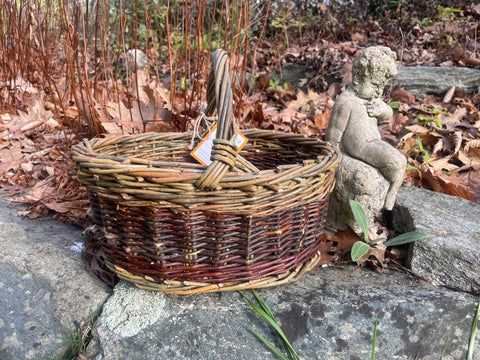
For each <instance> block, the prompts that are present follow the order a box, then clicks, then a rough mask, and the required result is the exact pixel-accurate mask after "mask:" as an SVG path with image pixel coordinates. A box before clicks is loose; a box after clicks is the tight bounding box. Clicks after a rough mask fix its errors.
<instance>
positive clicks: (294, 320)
mask: <svg viewBox="0 0 480 360" xmlns="http://www.w3.org/2000/svg"><path fill="white" fill-rule="evenodd" d="M256 293H257V294H258V295H259V296H260V297H261V298H263V300H264V301H265V302H266V303H267V305H268V306H269V307H270V308H271V310H272V312H273V313H274V315H275V316H276V317H277V319H278V321H279V322H280V325H281V327H282V328H283V330H284V332H285V334H286V336H287V337H288V338H289V339H290V341H291V343H292V345H293V347H294V348H295V349H296V351H297V352H298V354H299V355H300V357H301V358H302V359H325V360H343V359H345V360H346V359H348V360H352V359H353V360H360V359H366V358H370V353H371V347H372V342H373V332H374V324H375V319H376V318H378V333H377V347H376V358H378V359H391V360H395V359H402V360H403V359H414V358H417V359H419V360H427V359H439V358H440V356H441V354H442V351H443V349H444V347H445V344H446V343H447V338H448V334H449V331H450V330H451V339H450V342H449V344H448V348H447V352H446V355H445V356H444V357H443V359H444V360H453V359H463V358H465V357H466V349H467V346H468V338H469V335H470V330H471V326H472V321H473V317H474V315H475V309H476V304H477V300H478V299H477V298H476V297H475V296H473V295H470V294H466V293H456V292H452V291H449V290H447V289H444V288H441V287H435V286H432V285H430V284H428V283H426V282H423V281H420V280H418V279H416V278H413V277H410V276H408V275H406V274H404V273H400V272H393V271H388V270H386V271H385V272H384V273H383V274H379V273H376V272H374V271H372V270H370V269H364V268H358V267H357V266H355V265H348V266H345V267H344V268H338V267H337V268H333V267H332V268H321V269H319V270H317V271H313V272H309V273H307V274H305V275H304V276H303V278H302V279H301V280H299V281H298V282H296V283H293V284H289V285H285V286H278V287H274V288H268V289H260V290H256ZM245 294H246V295H248V296H250V298H252V296H251V294H250V292H248V291H245ZM249 326H250V327H253V328H254V329H255V330H256V331H258V332H259V333H261V334H262V335H263V336H265V337H266V338H267V339H268V340H269V341H271V342H273V343H274V344H275V345H276V346H277V347H278V348H282V345H281V343H280V342H279V340H278V337H277V336H275V335H274V333H273V332H272V330H271V328H270V326H269V325H268V324H267V323H266V321H265V320H263V319H262V318H261V317H260V316H259V315H257V314H256V313H255V312H254V311H253V309H252V308H251V307H250V305H249V304H247V302H246V301H245V300H244V299H243V298H242V297H241V295H240V294H239V293H237V292H227V293H211V294H198V295H190V296H174V295H165V294H163V293H155V292H149V291H145V290H140V289H138V288H136V287H135V286H133V285H131V284H129V283H126V282H123V281H122V282H120V283H119V284H118V285H117V286H116V288H115V290H114V294H113V296H112V297H111V298H110V299H109V300H108V301H107V303H106V304H105V306H104V308H103V312H102V314H101V316H100V318H99V322H98V326H97V328H96V330H95V332H94V340H93V342H92V343H91V344H90V348H89V353H88V358H89V359H95V360H114V359H129V360H136V359H141V360H150V359H151V360H153V359H207V360H208V359H212V360H213V359H238V360H242V359H245V360H256V359H258V360H268V359H277V358H278V357H277V356H275V355H274V354H273V353H272V352H271V351H270V350H269V349H268V348H267V347H266V346H265V345H264V344H263V343H262V342H261V341H260V340H259V339H258V338H256V337H255V335H254V334H253V333H252V332H251V331H250V330H249ZM476 346H477V347H478V346H480V340H479V339H478V337H477V341H476ZM416 356H417V357H416Z"/></svg>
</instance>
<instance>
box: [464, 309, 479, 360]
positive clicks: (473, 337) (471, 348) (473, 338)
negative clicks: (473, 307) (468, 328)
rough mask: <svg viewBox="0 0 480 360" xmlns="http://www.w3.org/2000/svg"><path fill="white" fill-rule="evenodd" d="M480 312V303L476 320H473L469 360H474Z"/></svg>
mask: <svg viewBox="0 0 480 360" xmlns="http://www.w3.org/2000/svg"><path fill="white" fill-rule="evenodd" d="M479 312H480V301H479V302H478V307H477V312H476V314H475V319H473V325H472V333H471V334H470V342H469V343H468V354H467V360H473V348H474V347H475V336H476V334H477V323H478V313H479Z"/></svg>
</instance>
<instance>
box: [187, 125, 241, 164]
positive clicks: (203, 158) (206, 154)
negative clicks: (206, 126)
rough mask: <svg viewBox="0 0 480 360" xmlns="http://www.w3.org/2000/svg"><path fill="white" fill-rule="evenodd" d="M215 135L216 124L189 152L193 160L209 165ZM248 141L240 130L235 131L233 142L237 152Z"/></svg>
mask: <svg viewBox="0 0 480 360" xmlns="http://www.w3.org/2000/svg"><path fill="white" fill-rule="evenodd" d="M216 136H217V124H215V126H214V127H213V128H212V130H210V131H209V132H208V134H207V135H206V136H205V138H204V139H203V140H202V141H200V143H199V144H198V145H197V147H196V148H195V149H193V151H192V152H191V153H190V155H192V156H193V157H194V158H195V160H197V161H198V162H199V163H200V164H203V165H207V166H208V165H210V164H211V163H212V161H211V160H210V155H211V154H212V147H213V139H215V138H216ZM247 142H248V139H247V138H246V137H245V136H244V135H243V134H242V133H241V132H240V131H237V136H236V137H235V144H236V145H237V153H238V152H239V151H240V150H242V148H243V147H244V146H245V144H246V143H247Z"/></svg>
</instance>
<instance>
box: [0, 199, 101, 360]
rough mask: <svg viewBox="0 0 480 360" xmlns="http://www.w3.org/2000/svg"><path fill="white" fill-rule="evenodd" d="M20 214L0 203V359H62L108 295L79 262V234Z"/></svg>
mask: <svg viewBox="0 0 480 360" xmlns="http://www.w3.org/2000/svg"><path fill="white" fill-rule="evenodd" d="M22 209H23V207H22V206H20V205H16V204H10V203H7V202H5V201H2V200H0V239H1V240H2V241H0V254H1V255H0V358H1V359H2V360H18V359H40V358H52V357H56V358H61V357H63V355H64V352H65V351H66V349H65V347H62V346H61V344H62V341H63V340H62V339H68V338H70V337H71V335H72V334H71V330H75V329H76V328H77V327H79V326H80V327H82V326H86V325H88V322H89V321H90V319H91V317H93V318H94V317H95V316H96V315H97V313H98V311H99V309H100V308H101V306H102V305H103V303H104V302H105V300H106V299H107V298H108V296H109V293H110V292H109V290H108V288H107V286H105V284H103V283H102V282H101V281H100V280H98V279H97V278H96V277H95V276H94V275H93V274H92V273H91V272H90V271H89V270H88V269H87V266H86V264H85V263H84V261H82V256H81V247H82V242H83V241H84V240H85V238H84V237H83V236H82V235H81V229H79V228H77V227H75V226H71V225H68V224H65V223H60V222H58V221H55V220H53V219H49V220H46V219H41V220H38V219H37V220H30V219H24V218H22V217H20V216H18V215H17V212H18V211H20V210H22Z"/></svg>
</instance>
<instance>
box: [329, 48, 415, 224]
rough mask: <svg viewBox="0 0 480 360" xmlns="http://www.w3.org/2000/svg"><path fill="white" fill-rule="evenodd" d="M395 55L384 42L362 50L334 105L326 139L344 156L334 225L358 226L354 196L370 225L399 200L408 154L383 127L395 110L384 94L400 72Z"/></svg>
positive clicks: (333, 201) (332, 205) (332, 213)
mask: <svg viewBox="0 0 480 360" xmlns="http://www.w3.org/2000/svg"><path fill="white" fill-rule="evenodd" d="M395 59H396V55H395V53H394V52H393V51H391V50H390V49H389V48H387V47H384V46H373V47H369V48H367V49H365V50H363V51H362V52H360V53H359V54H358V55H357V57H356V58H355V61H354V62H353V66H352V83H351V84H350V85H349V86H348V88H347V89H346V90H345V91H344V92H343V93H342V94H341V95H340V96H339V97H338V98H337V100H336V101H335V104H334V106H333V111H332V115H331V117H330V122H329V125H328V128H327V134H326V140H327V141H328V142H330V143H331V144H332V145H333V146H335V147H338V148H339V149H340V150H341V152H342V155H343V159H342V162H341V164H340V166H339V168H338V169H337V173H336V181H337V185H336V188H335V190H334V193H333V194H332V197H331V203H330V208H329V214H328V218H327V227H329V228H334V229H344V228H345V226H346V225H348V226H350V227H352V228H354V229H355V228H356V226H355V223H354V220H353V217H352V215H351V212H350V210H349V209H350V207H349V200H350V199H353V200H356V201H358V202H359V203H360V204H361V205H362V207H363V208H364V210H365V212H366V214H367V221H368V223H369V227H372V226H373V222H374V217H375V216H377V215H379V213H380V212H381V211H382V210H383V209H386V210H391V209H392V208H393V206H394V204H395V197H396V194H397V191H398V189H399V187H400V186H401V184H402V182H403V177H404V175H405V168H406V166H407V162H406V159H405V156H404V155H403V154H402V153H400V152H399V151H398V150H396V149H395V148H394V147H393V146H391V145H390V144H388V143H386V142H385V141H382V139H381V136H380V132H379V130H378V127H377V122H378V121H384V120H388V119H390V118H391V117H392V115H393V111H392V108H391V107H390V106H389V105H388V104H386V103H385V102H383V101H382V100H381V99H380V96H381V95H382V93H383V89H384V87H385V85H386V84H387V83H388V81H389V80H390V79H391V78H393V77H394V76H395V75H396V74H397V67H396V64H395ZM357 229H358V228H357Z"/></svg>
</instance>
